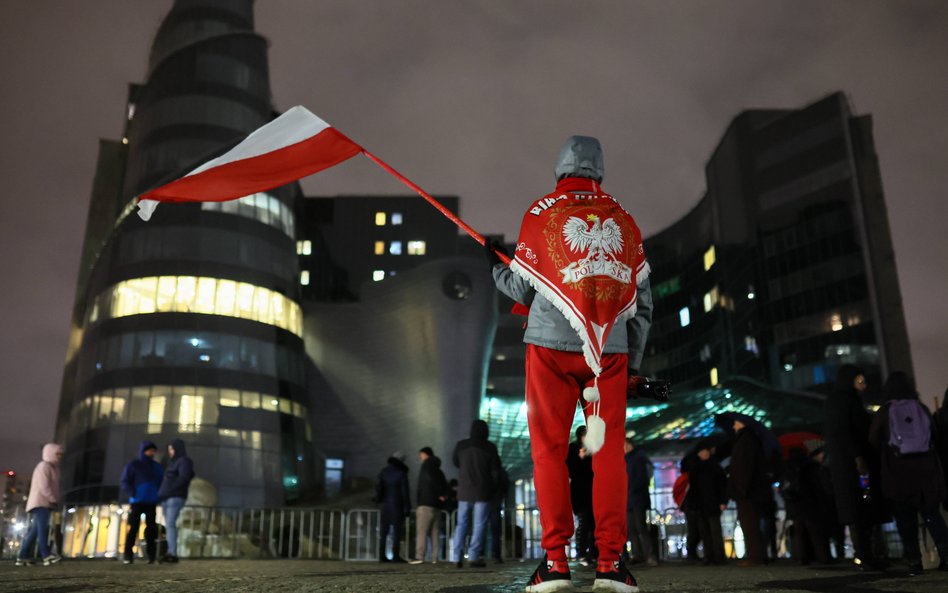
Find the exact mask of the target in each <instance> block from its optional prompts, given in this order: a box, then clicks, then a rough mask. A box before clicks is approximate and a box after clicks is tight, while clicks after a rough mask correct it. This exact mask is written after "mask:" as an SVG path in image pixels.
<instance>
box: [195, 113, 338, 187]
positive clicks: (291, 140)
mask: <svg viewBox="0 0 948 593" xmlns="http://www.w3.org/2000/svg"><path fill="white" fill-rule="evenodd" d="M329 127H330V126H329V124H327V123H326V122H324V121H323V120H321V119H320V118H319V117H317V116H316V115H315V114H314V113H313V112H312V111H310V110H309V109H306V108H305V107H303V106H301V105H297V106H296V107H293V108H291V109H288V110H287V111H286V113H284V114H283V115H281V116H280V117H278V118H276V119H275V120H273V121H272V122H270V123H268V124H267V125H265V126H263V127H261V128H258V129H257V130H255V131H254V132H253V133H252V134H250V135H249V136H247V137H246V138H245V139H244V141H243V142H241V143H240V144H238V145H237V146H235V147H233V148H232V149H230V150H229V151H227V152H226V153H224V154H222V155H221V156H219V157H217V158H216V159H214V160H212V161H208V162H206V163H204V164H203V165H201V166H200V167H198V168H197V169H195V170H193V171H191V172H190V173H188V174H187V175H185V177H188V176H191V175H195V174H197V173H200V172H202V171H207V170H208V169H212V168H214V167H219V166H221V165H225V164H227V163H232V162H234V161H241V160H244V159H249V158H253V157H257V156H260V155H263V154H266V153H268V152H273V151H275V150H278V149H280V148H284V147H286V146H290V145H292V144H296V143H297V142H302V141H303V140H306V139H308V138H312V137H313V136H315V135H316V134H318V133H320V132H322V131H323V130H325V129H327V128H329Z"/></svg>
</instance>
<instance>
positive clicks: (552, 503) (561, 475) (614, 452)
mask: <svg viewBox="0 0 948 593" xmlns="http://www.w3.org/2000/svg"><path fill="white" fill-rule="evenodd" d="M627 363H628V356H627V355H625V354H605V355H603V357H602V373H601V374H600V376H599V394H600V401H601V402H602V404H601V407H600V410H599V415H600V416H601V417H602V419H603V421H604V422H605V423H606V440H605V444H603V447H602V449H601V450H600V451H599V452H598V453H596V454H595V455H593V458H592V460H593V461H592V463H593V476H594V477H593V516H594V517H595V520H596V546H597V547H598V548H599V559H600V560H610V561H611V560H618V559H619V554H620V553H621V552H622V549H623V548H624V547H625V538H626V529H625V507H626V496H627V490H628V489H627V482H628V478H627V476H626V473H625V458H624V456H623V455H624V448H623V445H624V444H625V407H626V389H627V383H628V370H627V368H626V365H627ZM526 367H527V368H526V370H527V424H528V426H529V428H530V450H531V453H532V455H533V474H534V484H535V486H536V493H537V506H538V507H539V510H540V525H541V526H542V527H543V539H542V540H541V545H542V546H543V549H544V550H546V553H547V558H548V559H549V560H566V546H567V545H568V544H569V539H570V537H571V536H572V535H573V513H572V510H571V506H570V498H569V475H568V473H567V470H566V456H567V450H568V448H569V438H570V427H571V426H572V423H573V417H574V415H575V413H576V402H577V401H580V402H581V403H582V404H583V405H584V410H583V411H584V414H585V415H586V416H589V415H590V414H592V413H593V405H592V404H589V403H587V402H586V401H585V400H583V399H582V391H583V388H584V387H588V386H591V385H593V381H594V379H595V375H594V374H593V372H592V371H591V370H590V369H589V367H588V366H587V365H586V360H585V359H584V358H583V355H582V354H581V353H578V352H562V351H559V350H551V349H549V348H543V347H541V346H535V345H533V344H527V362H526Z"/></svg>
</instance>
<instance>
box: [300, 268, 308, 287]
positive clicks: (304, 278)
mask: <svg viewBox="0 0 948 593" xmlns="http://www.w3.org/2000/svg"><path fill="white" fill-rule="evenodd" d="M300 284H302V285H303V286H307V285H309V270H303V271H302V272H300Z"/></svg>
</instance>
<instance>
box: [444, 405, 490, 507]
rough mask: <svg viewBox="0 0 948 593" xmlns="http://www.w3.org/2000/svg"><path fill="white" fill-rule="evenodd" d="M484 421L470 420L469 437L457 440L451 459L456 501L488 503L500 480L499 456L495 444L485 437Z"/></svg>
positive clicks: (485, 425)
mask: <svg viewBox="0 0 948 593" xmlns="http://www.w3.org/2000/svg"><path fill="white" fill-rule="evenodd" d="M487 436H488V429H487V423H486V422H484V421H483V420H475V421H474V422H472V423H471V438H469V439H464V440H463V441H460V442H458V444H457V446H455V447H454V455H452V460H453V461H454V466H455V467H457V468H458V469H459V470H460V471H459V472H458V500H463V501H465V502H489V501H491V500H492V499H493V498H494V495H495V493H496V492H497V484H498V482H499V481H500V455H498V454H497V447H496V446H495V445H494V443H492V442H490V441H488V440H487Z"/></svg>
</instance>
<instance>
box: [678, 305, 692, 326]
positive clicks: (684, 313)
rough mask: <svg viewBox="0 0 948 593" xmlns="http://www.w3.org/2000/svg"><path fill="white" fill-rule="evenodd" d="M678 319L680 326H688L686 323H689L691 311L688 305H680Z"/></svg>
mask: <svg viewBox="0 0 948 593" xmlns="http://www.w3.org/2000/svg"><path fill="white" fill-rule="evenodd" d="M678 320H679V321H680V322H681V327H688V324H690V323H691V312H690V311H689V310H688V307H682V309H681V311H679V312H678Z"/></svg>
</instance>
